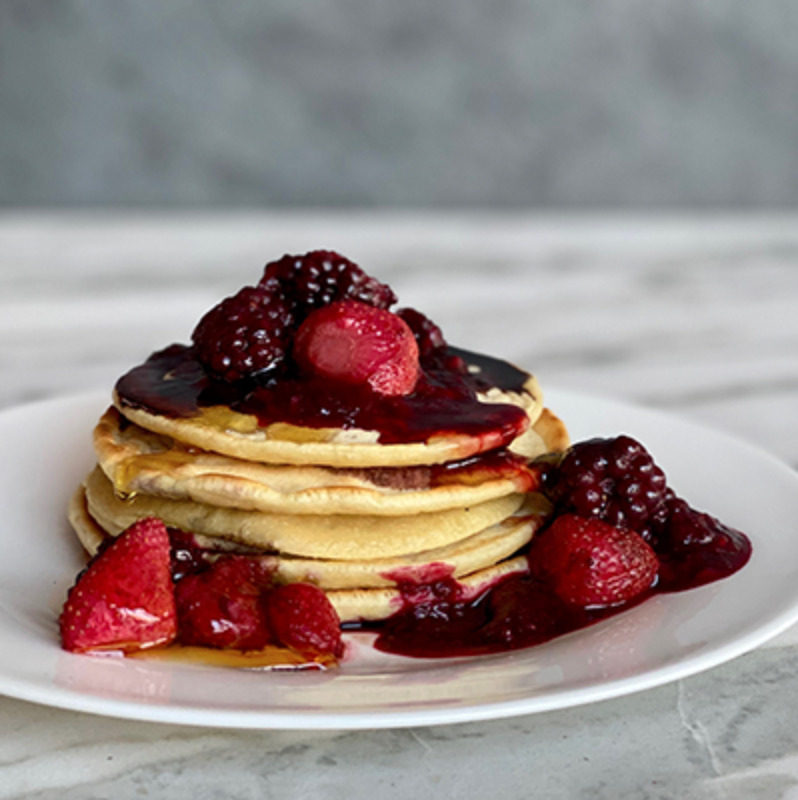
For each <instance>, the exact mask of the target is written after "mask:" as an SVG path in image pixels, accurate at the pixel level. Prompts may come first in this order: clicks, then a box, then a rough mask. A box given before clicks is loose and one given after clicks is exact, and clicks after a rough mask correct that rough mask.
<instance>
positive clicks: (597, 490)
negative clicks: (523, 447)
mask: <svg viewBox="0 0 798 800" xmlns="http://www.w3.org/2000/svg"><path fill="white" fill-rule="evenodd" d="M539 467H540V469H541V471H542V473H543V476H544V477H543V485H544V487H546V489H545V491H547V493H548V494H549V497H550V499H551V500H552V501H553V503H554V511H553V516H552V519H553V520H558V519H559V520H562V519H564V518H565V516H570V515H573V514H574V511H575V510H576V513H577V514H578V515H582V516H581V517H579V518H580V519H584V520H585V521H586V523H585V524H589V521H590V519H591V518H593V519H596V520H601V522H600V523H599V524H600V525H607V524H608V522H609V524H610V525H611V526H614V527H616V528H621V529H623V530H629V531H632V534H633V535H634V536H640V537H641V540H642V541H643V542H645V543H646V544H645V545H644V546H645V547H646V549H648V547H650V548H652V549H653V552H654V553H655V554H656V557H657V560H658V562H659V568H658V571H657V575H656V578H655V580H654V582H653V583H652V584H651V585H650V586H648V588H647V589H645V590H641V591H640V593H639V594H637V595H636V596H635V597H634V598H631V599H625V600H623V601H619V602H617V603H613V602H608V603H605V604H602V605H599V604H594V605H587V606H583V605H579V604H575V603H573V602H566V601H565V600H564V599H563V597H562V595H561V594H559V593H558V591H557V584H558V581H557V580H555V579H554V578H555V577H556V576H552V575H551V574H549V572H548V571H547V569H546V565H545V564H541V563H540V561H541V559H539V558H538V556H539V555H541V554H542V553H546V552H548V551H550V549H551V548H550V547H548V546H549V545H550V544H551V542H550V540H547V539H546V537H547V536H551V535H553V534H552V531H553V530H554V529H555V528H556V527H557V526H555V525H553V524H550V525H549V526H548V528H547V529H545V530H543V531H541V532H539V533H538V534H537V535H536V537H535V539H533V541H532V544H531V546H530V547H529V549H528V551H527V559H528V565H529V568H528V571H520V572H517V573H514V574H511V575H509V576H507V577H504V578H501V579H499V580H497V581H496V582H495V583H493V584H492V585H490V586H488V587H485V588H483V589H482V590H480V591H478V592H474V591H469V590H468V589H466V588H465V587H464V585H463V584H462V583H460V582H459V581H457V580H456V579H455V578H454V577H453V576H452V573H451V570H448V569H445V568H442V567H440V565H439V566H438V567H430V568H427V569H426V571H424V570H422V571H421V572H419V571H413V570H404V571H402V570H400V571H397V572H396V573H393V574H392V575H390V576H389V577H391V578H392V579H393V580H394V582H395V584H396V586H397V588H398V589H399V592H400V595H401V600H402V603H401V607H400V609H399V610H398V611H397V612H396V613H395V614H394V615H393V616H392V617H390V618H388V619H387V620H385V621H384V622H382V623H380V624H379V625H377V626H373V627H374V628H375V629H376V630H377V632H378V636H377V640H376V645H375V646H376V647H377V649H380V650H383V651H386V652H391V653H396V654H400V655H406V656H414V657H435V658H441V657H453V656H472V655H481V654H487V653H496V652H502V651H505V650H515V649H520V648H524V647H530V646H533V645H537V644H542V643H544V642H547V641H549V640H551V639H553V638H555V637H557V636H562V635H563V634H566V633H570V632H572V631H576V630H579V629H581V628H584V627H587V626H588V625H592V624H593V623H595V622H598V621H599V620H602V619H606V618H607V617H610V616H613V615H615V614H618V613H620V612H622V611H624V610H626V609H628V608H629V607H630V606H632V605H636V604H637V603H639V602H641V601H643V600H645V599H646V598H647V597H650V596H651V595H653V594H661V593H666V592H676V591H685V590H688V589H693V588H697V587H699V586H703V585H705V584H707V583H712V582H714V581H718V580H721V579H722V578H726V577H728V576H730V575H732V574H733V573H735V572H737V571H738V570H740V569H741V568H742V567H743V566H745V564H746V563H747V562H748V559H749V558H750V556H751V543H750V541H749V540H748V538H747V537H746V536H745V535H744V534H743V533H741V532H739V531H737V530H734V529H732V528H729V527H728V526H726V525H724V524H723V523H721V522H719V521H718V520H716V519H715V518H714V517H711V516H710V515H708V514H705V513H702V512H699V511H696V510H695V509H693V508H692V507H691V506H690V505H689V504H688V503H687V502H686V501H685V500H683V499H681V498H679V497H677V496H676V495H675V494H674V493H673V491H672V490H670V489H669V488H668V487H667V484H666V481H665V476H664V473H663V472H662V470H661V469H660V468H659V467H658V466H657V465H656V464H655V463H654V461H653V459H652V458H651V456H650V455H649V454H648V452H647V451H646V450H645V448H643V446H642V445H640V444H639V443H638V442H636V441H634V440H633V439H631V438H630V437H627V436H622V437H617V438H615V439H602V440H599V439H596V440H591V441H588V442H583V443H579V444H576V445H574V446H573V447H572V448H571V450H570V451H569V452H568V453H567V454H566V455H565V456H564V457H560V458H557V459H554V460H553V459H551V458H548V459H545V460H544V461H541V463H540V464H539ZM633 526H637V527H633ZM578 567H579V569H580V570H581V569H584V567H585V565H584V564H579V565H578ZM595 568H596V569H598V568H599V567H598V566H596V567H595Z"/></svg>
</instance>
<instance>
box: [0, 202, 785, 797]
mask: <svg viewBox="0 0 798 800" xmlns="http://www.w3.org/2000/svg"><path fill="white" fill-rule="evenodd" d="M796 223H798V220H796V219H795V218H794V217H782V218H777V217H726V218H706V219H694V218H693V219H687V218H679V217H673V218H656V219H644V218H629V217H623V218H608V219H596V218H581V219H557V218H545V217H535V216H529V215H503V214H472V215H462V214H449V215H445V214H439V215H426V214H425V215H395V214H382V215H381V214H372V215H362V214H360V215H345V214H339V215H337V216H336V215H329V214H315V215H311V214H308V215H262V214H236V215H228V216H221V215H204V216H203V215H171V216H164V215H157V216H155V215H150V216H122V217H120V216H113V215H106V216H99V215H30V214H8V215H5V216H4V217H0V408H2V409H7V408H11V407H13V406H16V405H18V404H21V403H24V402H27V401H31V400H35V399H39V398H43V397H50V396H59V395H63V394H68V393H72V392H77V391H84V390H87V389H109V388H110V386H111V384H112V382H113V381H114V380H115V378H116V377H117V375H118V374H119V373H120V372H121V371H122V370H124V369H126V368H127V367H129V366H130V365H131V364H132V363H133V362H136V361H138V360H140V359H141V358H142V357H143V356H145V355H147V354H148V353H149V352H150V351H151V350H153V349H155V348H157V347H160V346H162V345H164V344H165V343H168V342H171V341H176V340H183V341H185V340H186V339H187V338H188V336H189V334H190V331H191V329H192V327H193V325H194V322H195V321H196V319H197V317H198V315H199V314H201V313H202V312H203V311H204V310H205V309H207V308H208V307H209V306H210V305H211V304H213V303H214V302H215V301H216V300H217V299H218V298H219V297H220V296H221V295H223V294H226V293H231V292H233V291H235V290H236V289H237V288H238V287H239V286H240V285H241V284H243V283H247V282H252V281H254V280H256V278H257V277H258V275H259V273H260V269H261V266H262V263H263V262H264V261H266V260H268V259H270V258H272V257H274V256H278V255H281V254H282V253H283V252H286V251H288V252H303V251H305V250H308V249H312V248H314V247H320V246H324V247H330V248H335V249H338V250H340V251H342V252H344V253H347V254H348V255H350V256H351V257H352V258H354V259H355V260H358V261H360V262H361V263H362V264H363V265H364V266H365V267H366V268H367V269H368V270H369V271H370V272H372V273H374V274H376V275H377V276H379V277H380V278H382V279H383V280H387V281H388V282H390V283H391V284H392V285H393V286H394V288H395V289H396V290H397V292H398V294H399V295H400V298H401V300H402V302H403V303H404V304H407V305H414V306H417V307H420V308H422V309H423V310H425V311H426V312H428V313H429V315H430V316H432V317H433V318H435V319H436V320H437V321H438V322H439V323H440V324H441V326H442V327H443V329H444V331H445V332H446V334H447V337H448V338H449V339H450V340H451V341H455V342H457V343H458V344H461V345H463V346H466V347H474V348H477V349H483V350H486V351H488V352H494V353H499V354H502V355H503V356H505V357H507V358H509V359H510V360H514V361H516V362H518V363H519V364H522V365H524V366H527V367H529V368H531V369H533V370H534V371H535V372H536V373H537V374H538V375H539V377H540V379H541V381H542V383H543V385H544V386H551V387H554V386H556V387H558V388H568V389H575V390H578V391H581V392H587V393H590V394H596V395H606V396H611V397H616V398H620V399H625V400H629V401H633V402H635V403H638V404H642V405H645V406H650V407H654V408H659V409H663V410H665V411H667V412H668V413H671V414H675V415H678V416H680V417H683V418H686V419H691V420H694V421H697V422H700V423H704V424H708V425H710V426H713V427H715V428H717V429H720V430H722V431H727V432H729V433H732V434H734V435H735V436H737V437H739V438H742V439H743V440H746V441H748V442H751V443H754V444H756V445H758V446H759V447H762V448H764V449H766V450H768V451H770V452H771V453H773V454H775V455H776V456H778V457H779V458H780V459H782V460H783V461H785V462H787V463H788V464H790V465H792V466H794V467H796V466H798V422H796V414H795V408H796V402H797V401H798V377H796V376H798V346H797V345H798V341H796V340H798V314H796V311H797V310H798V268H796V263H798V224H796ZM752 502H755V498H754V499H752ZM796 645H798V633H796V632H795V631H788V632H786V633H784V634H782V635H781V636H780V637H779V638H777V639H776V640H775V641H773V642H771V643H769V644H768V645H766V646H763V647H760V648H759V649H758V650H756V651H755V652H753V653H749V654H748V655H745V656H742V657H740V658H737V659H736V660H734V661H732V662H730V663H727V664H725V665H723V666H720V667H718V668H715V669H713V670H711V671H709V672H707V673H704V674H700V675H697V676H694V677H691V678H688V679H685V680H681V681H678V682H676V683H673V684H670V685H666V686H663V687H660V688H657V689H653V690H649V691H646V692H643V693H641V694H637V695H633V696H628V697H623V698H620V699H615V700H609V701H604V702H600V703H596V704H593V705H589V706H584V707H580V708H574V709H570V710H563V711H553V712H547V713H543V714H537V715H530V716H526V717H518V718H514V719H507V720H497V721H488V722H479V723H466V724H461V725H448V726H447V725H442V726H436V727H430V728H410V729H405V730H380V731H363V732H275V731H272V732H257V731H225V730H214V729H206V728H194V727H190V728H189V727H180V726H174V725H156V724H151V723H143V722H134V721H122V720H115V719H107V718H101V717H94V716H90V715H84V714H80V713H73V712H68V711H61V710H56V709H51V708H46V707H43V706H37V705H33V704H29V703H26V702H22V701H18V700H15V699H10V698H0V798H55V797H58V798H60V800H71V798H76V799H77V798H80V799H81V800H85V799H91V800H99V799H100V798H110V797H113V798H116V799H117V800H126V799H127V798H139V797H147V796H152V797H175V798H183V797H185V798H192V800H206V798H207V799H208V800H210V798H220V797H235V798H264V797H278V796H279V797H330V798H344V797H346V798H353V800H354V799H355V798H367V797H374V796H379V797H385V798H408V797H419V796H428V797H441V798H443V797H447V798H448V797H457V798H471V797H473V798H477V797H480V798H482V797H486V796H500V797H505V798H522V797H524V798H525V797H541V798H544V797H545V798H600V799H602V800H603V799H604V798H607V800H609V799H610V798H627V797H628V798H658V799H659V798H688V799H689V800H692V799H693V798H695V799H698V798H701V799H702V800H703V799H704V798H724V799H726V798H728V799H729V800H742V799H743V798H750V797H757V798H766V799H768V800H769V799H770V798H791V797H798V723H796V722H795V720H796V719H798V705H797V704H798V700H796V698H798V651H797V650H796V649H795V647H796Z"/></svg>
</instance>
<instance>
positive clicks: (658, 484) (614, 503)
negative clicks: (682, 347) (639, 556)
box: [532, 436, 751, 604]
mask: <svg viewBox="0 0 798 800" xmlns="http://www.w3.org/2000/svg"><path fill="white" fill-rule="evenodd" d="M541 466H542V469H543V485H544V487H545V491H546V493H547V494H548V496H549V499H550V500H552V502H553V503H554V507H555V522H554V523H553V524H552V525H551V526H550V527H549V530H548V531H547V532H546V533H544V534H543V535H542V536H541V537H540V539H539V543H536V544H535V545H533V549H532V555H533V557H534V559H535V560H536V561H538V562H540V563H543V561H544V560H545V558H544V553H545V547H546V542H547V540H549V539H554V538H555V534H556V532H557V530H559V528H560V522H559V520H560V519H561V518H565V519H566V520H571V521H569V522H568V523H567V526H573V525H574V524H575V523H574V522H573V520H574V519H582V520H589V521H591V522H592V523H594V524H593V529H592V531H591V532H589V535H590V536H592V535H593V532H594V531H598V530H599V525H598V523H601V526H602V529H604V530H606V528H608V527H611V528H613V529H617V530H620V531H625V532H630V533H631V534H632V535H633V536H634V537H635V538H636V539H637V540H639V541H640V542H642V543H644V544H646V547H647V549H650V550H651V551H652V553H654V554H655V555H656V558H657V561H658V569H657V571H656V572H657V587H658V588H659V589H660V590H661V591H676V590H679V589H684V588H688V587H694V586H700V585H702V584H704V583H709V582H710V581H713V580H718V579H719V578H720V577H724V576H726V575H729V574H731V573H732V572H734V571H736V570H737V569H739V568H740V567H741V566H743V564H745V562H746V561H747V560H748V558H749V556H750V552H751V550H750V543H749V542H748V540H747V538H746V537H745V536H744V535H743V534H742V533H740V532H739V531H735V530H733V529H731V528H728V527H727V526H725V525H723V524H722V523H720V522H719V521H718V520H716V519H714V517H710V516H709V515H708V514H704V513H702V512H700V511H696V510H695V509H694V508H692V507H691V506H690V505H689V504H688V503H687V502H686V501H685V500H683V499H682V498H679V497H677V496H676V494H675V493H674V492H673V490H672V489H670V488H669V487H668V485H667V480H666V477H665V473H664V472H663V471H662V469H660V467H658V466H657V464H656V463H655V462H654V459H653V458H652V457H651V455H650V454H649V453H648V451H647V450H646V449H645V448H644V447H643V445H642V444H640V443H639V442H637V441H635V440H634V439H632V438H630V437H629V436H618V437H615V438H611V439H590V440H587V441H584V442H579V443H578V444H575V445H574V446H573V447H571V449H570V450H568V451H567V452H566V453H565V455H564V456H562V457H560V458H559V460H558V461H554V462H551V461H548V460H545V459H544V462H543V463H542V464H541ZM539 551H543V552H539ZM611 558H612V557H611V546H610V545H609V544H608V545H607V547H606V552H605V553H604V554H603V557H602V558H601V559H599V558H597V556H596V554H595V553H593V555H592V560H593V563H594V564H597V565H598V566H597V567H596V569H597V570H601V569H603V568H604V567H603V566H602V564H603V563H604V562H609V561H610V560H611ZM555 571H556V570H555ZM649 584H650V582H649ZM646 588H647V587H646ZM628 599H629V598H627V597H625V596H623V597H622V596H621V595H620V594H619V595H618V596H617V597H616V598H610V599H609V604H612V603H615V602H626V601H627V600H628Z"/></svg>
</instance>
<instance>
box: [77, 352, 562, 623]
mask: <svg viewBox="0 0 798 800" xmlns="http://www.w3.org/2000/svg"><path fill="white" fill-rule="evenodd" d="M453 352H454V350H453ZM456 352H457V357H458V359H459V360H460V362H461V363H462V362H465V365H466V370H465V371H464V374H467V375H473V376H476V378H478V379H479V380H476V382H475V384H474V385H475V386H477V388H478V391H476V392H475V401H474V403H473V404H472V405H473V406H474V407H475V408H476V413H477V415H478V414H479V410H480V409H484V411H485V414H486V419H487V418H489V417H490V413H491V412H492V411H495V410H496V408H497V404H500V405H501V404H506V405H511V406H514V407H515V408H516V409H518V408H520V409H522V410H523V414H524V415H525V417H526V419H525V420H524V423H525V424H523V425H521V426H518V430H517V431H516V433H517V434H518V435H516V436H514V438H512V439H511V440H508V434H507V431H506V430H501V429H499V428H497V429H495V430H494V429H492V428H491V426H490V424H487V425H483V426H482V427H481V428H480V427H479V426H476V427H477V428H478V430H475V426H474V424H473V417H474V413H475V412H474V410H473V408H472V409H471V410H470V411H469V413H470V415H471V416H470V420H471V423H470V425H469V426H464V427H463V429H462V430H459V429H458V425H457V415H456V414H455V415H454V422H453V423H452V424H451V425H448V426H447V427H446V429H445V430H441V431H439V432H437V433H434V434H433V435H429V436H426V438H423V437H422V438H421V439H420V438H419V437H418V436H417V435H416V436H410V437H408V440H407V441H401V440H397V437H396V436H394V437H393V438H391V439H390V441H387V442H386V441H384V440H383V439H384V437H381V436H380V434H379V432H377V431H373V430H367V429H363V428H359V427H357V426H333V427H318V426H309V425H304V424H295V423H294V422H293V421H291V420H281V421H276V422H275V421H268V422H266V423H264V421H263V419H261V418H259V416H258V415H257V414H256V413H252V408H251V407H248V406H247V405H246V404H245V403H241V402H236V401H235V398H232V399H231V398H230V397H227V398H225V397H224V395H223V394H222V395H220V396H218V397H216V398H213V399H212V400H210V401H209V400H208V399H207V398H205V399H204V400H201V398H202V393H203V392H205V394H207V383H208V381H207V379H206V377H205V376H204V374H203V373H200V372H199V371H198V368H197V364H196V361H195V353H194V350H193V349H192V348H191V347H182V346H173V347H172V348H170V349H168V350H167V351H162V353H160V354H154V355H153V357H151V358H150V360H149V361H147V362H146V363H145V364H143V365H141V366H140V367H137V368H136V369H134V370H132V371H131V372H130V373H128V375H127V376H125V377H123V378H122V379H121V380H120V381H119V383H118V384H117V387H116V390H115V393H114V403H113V405H112V406H111V407H110V408H109V409H108V410H107V411H106V412H105V413H104V414H103V416H102V417H101V419H100V420H99V422H98V424H97V426H96V428H95V431H94V449H95V452H96V456H97V464H96V466H95V468H94V469H93V470H92V471H91V473H90V474H89V475H88V476H87V477H86V479H85V481H84V482H83V484H82V485H81V486H80V487H79V489H78V491H77V492H76V493H75V496H74V498H73V501H72V503H71V506H70V509H69V519H70V522H71V524H72V526H73V528H74V529H75V531H76V533H77V535H78V537H79V539H80V541H81V542H82V544H83V545H84V547H85V549H86V550H87V551H88V552H89V553H91V554H93V553H95V552H96V551H97V549H98V548H99V547H100V546H101V544H102V542H103V541H104V540H105V539H106V538H107V537H108V536H116V535H118V534H119V533H121V532H122V531H123V530H125V529H126V528H127V527H128V526H130V525H131V524H132V523H133V522H135V521H136V520H138V519H142V518H144V517H151V516H154V517H158V518H160V519H162V520H163V521H164V523H165V524H166V525H167V526H168V527H170V528H173V529H179V530H181V531H184V532H186V533H188V534H192V535H193V536H194V541H195V542H196V544H197V545H198V546H199V547H201V548H203V549H206V550H208V551H212V552H219V553H230V552H232V553H241V554H248V555H250V556H252V557H253V558H259V559H264V560H265V561H266V562H267V563H268V564H269V565H270V566H271V567H272V568H273V570H274V576H275V580H276V581H278V582H294V581H308V582H311V583H314V584H316V585H318V586H319V587H320V588H322V589H323V590H324V591H325V593H326V594H327V596H328V597H329V598H330V600H331V601H332V603H333V605H334V606H335V608H336V610H337V611H338V614H339V616H340V618H341V620H342V622H344V623H357V622H371V621H376V620H380V619H384V618H386V617H388V616H390V615H391V614H392V613H394V612H395V611H396V610H398V609H399V608H400V607H401V606H402V603H403V598H404V597H405V596H406V591H407V587H408V586H416V587H419V586H423V585H425V584H431V583H434V582H435V581H436V580H439V579H441V578H444V577H445V578H449V577H453V578H456V579H457V581H458V582H459V583H460V584H461V585H462V586H464V587H466V590H467V591H468V592H469V593H478V592H480V591H481V590H482V589H483V588H485V587H487V586H488V585H490V584H491V583H493V582H495V580H496V579H498V578H499V577H500V576H503V575H507V574H510V573H513V572H519V571H525V570H526V569H527V568H528V566H527V562H526V558H525V556H524V552H525V549H526V546H527V545H528V543H529V542H530V540H531V538H532V537H533V535H534V534H535V531H536V530H538V529H539V528H540V526H541V525H542V524H543V522H544V521H545V519H546V515H547V513H548V510H549V507H548V503H547V502H546V500H545V499H544V498H543V496H542V495H541V494H539V493H538V492H537V491H536V489H537V488H538V484H539V477H538V472H537V471H536V469H535V468H534V467H533V466H530V462H531V460H532V459H534V458H535V457H537V456H539V455H542V454H544V453H547V452H551V451H562V450H564V449H565V448H566V447H567V446H568V435H567V431H566V429H565V426H564V425H563V423H562V422H561V421H560V420H559V419H558V418H557V417H556V416H555V415H554V414H553V413H552V412H551V411H550V410H549V409H547V408H545V407H544V404H543V398H542V393H541V391H540V387H539V386H538V383H537V381H536V380H535V378H534V377H533V376H532V375H529V374H527V373H524V372H522V371H520V370H518V369H516V368H515V367H511V366H510V365H507V364H504V362H499V361H496V360H494V359H486V357H485V356H476V355H473V354H469V353H467V352H466V351H456ZM164 354H166V356H164ZM486 367H489V369H486ZM496 367H498V368H496ZM198 374H199V375H200V377H199V378H197V377H196V376H197V375H198ZM507 374H510V375H511V376H512V380H510V381H508V380H504V379H497V378H496V377H495V376H496V375H499V376H502V375H504V376H506V375H507ZM142 387H143V388H142ZM198 387H199V388H198ZM176 398H177V399H176ZM187 398H188V399H187ZM453 413H454V412H453ZM522 416H523V415H522ZM411 427H412V426H411Z"/></svg>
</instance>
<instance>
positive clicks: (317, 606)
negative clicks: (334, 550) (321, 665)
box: [266, 583, 343, 658]
mask: <svg viewBox="0 0 798 800" xmlns="http://www.w3.org/2000/svg"><path fill="white" fill-rule="evenodd" d="M266 613H267V614H268V618H269V625H270V626H271V630H272V633H273V634H274V636H275V638H276V639H277V640H278V641H279V643H280V644H282V645H284V646H285V647H290V648H292V649H293V650H296V651H297V652H298V653H301V654H302V655H305V656H308V657H313V656H314V655H332V656H335V657H336V658H339V657H340V656H341V655H342V653H343V641H342V639H341V621H340V619H339V617H338V614H337V612H336V610H335V608H334V607H333V605H332V603H330V601H329V599H328V598H327V595H326V594H324V592H323V591H322V590H321V589H319V588H318V587H317V586H313V585H312V584H310V583H287V584H285V585H283V586H278V587H277V588H276V589H274V590H273V591H272V592H270V593H269V595H268V597H267V599H266Z"/></svg>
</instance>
